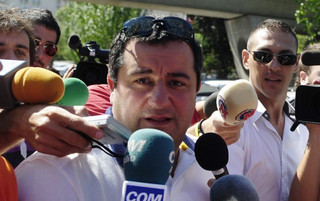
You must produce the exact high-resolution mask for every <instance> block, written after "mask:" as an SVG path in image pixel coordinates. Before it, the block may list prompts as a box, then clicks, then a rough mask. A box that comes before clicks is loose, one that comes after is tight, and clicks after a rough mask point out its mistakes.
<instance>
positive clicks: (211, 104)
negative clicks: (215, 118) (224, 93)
mask: <svg viewBox="0 0 320 201" xmlns="http://www.w3.org/2000/svg"><path fill="white" fill-rule="evenodd" d="M218 93H219V92H213V93H212V94H211V95H210V96H209V97H208V98H207V99H206V100H205V102H204V105H203V112H204V114H205V115H206V117H210V116H211V114H212V113H213V112H214V111H216V110H218V108H217V97H218Z"/></svg>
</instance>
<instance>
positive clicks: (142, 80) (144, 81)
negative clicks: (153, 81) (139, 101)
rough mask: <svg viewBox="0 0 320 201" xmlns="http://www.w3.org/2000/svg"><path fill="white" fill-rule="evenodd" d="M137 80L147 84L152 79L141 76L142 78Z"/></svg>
mask: <svg viewBox="0 0 320 201" xmlns="http://www.w3.org/2000/svg"><path fill="white" fill-rule="evenodd" d="M137 82H139V83H140V84H147V83H149V82H150V81H149V80H148V79H146V78H141V79H138V80H137Z"/></svg>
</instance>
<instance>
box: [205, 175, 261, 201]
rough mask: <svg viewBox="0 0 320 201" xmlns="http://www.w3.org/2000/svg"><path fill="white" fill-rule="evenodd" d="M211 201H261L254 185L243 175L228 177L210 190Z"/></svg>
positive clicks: (223, 178)
mask: <svg viewBox="0 0 320 201" xmlns="http://www.w3.org/2000/svg"><path fill="white" fill-rule="evenodd" d="M210 201H259V196H258V193H257V190H256V188H255V187H254V185H253V183H252V182H251V181H250V180H249V179H247V178H246V177H244V176H241V175H227V176H224V177H222V178H221V179H218V180H216V181H215V182H214V183H213V185H212V187H211V188H210Z"/></svg>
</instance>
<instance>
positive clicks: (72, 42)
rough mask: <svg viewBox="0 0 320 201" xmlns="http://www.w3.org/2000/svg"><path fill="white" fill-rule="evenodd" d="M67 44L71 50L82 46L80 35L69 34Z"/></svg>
mask: <svg viewBox="0 0 320 201" xmlns="http://www.w3.org/2000/svg"><path fill="white" fill-rule="evenodd" d="M68 45H69V47H70V48H71V49H73V50H76V49H80V48H81V47H82V44H81V40H80V37H79V36H78V35H71V36H70V37H69V38H68Z"/></svg>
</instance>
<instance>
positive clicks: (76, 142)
mask: <svg viewBox="0 0 320 201" xmlns="http://www.w3.org/2000/svg"><path fill="white" fill-rule="evenodd" d="M0 25H1V26H0V59H11V60H25V61H26V63H27V65H28V66H29V65H30V63H32V62H33V60H34V55H35V46H34V37H33V32H32V25H31V24H29V22H28V21H26V18H25V16H23V15H22V13H21V11H20V10H18V9H14V8H3V9H1V10H0ZM1 98H5V97H1ZM75 114H77V115H75ZM84 115H88V113H87V111H86V110H85V108H84V107H64V108H61V107H57V106H53V105H19V106H17V107H16V108H13V109H8V110H3V109H0V154H3V153H5V152H7V151H8V150H9V149H10V148H13V147H15V146H17V145H18V144H20V143H21V142H22V141H23V140H24V139H25V140H26V141H28V142H29V143H30V144H31V145H32V147H33V148H35V149H36V150H38V151H40V152H42V153H46V154H52V155H55V156H65V155H67V154H70V153H74V152H87V151H90V150H91V146H89V145H90V143H89V141H88V140H86V139H84V138H83V137H81V136H79V135H78V134H77V133H76V132H75V131H71V130H70V129H67V128H66V127H70V128H73V129H76V130H79V131H80V130H81V132H85V133H86V134H87V135H89V136H92V137H93V138H97V139H100V138H101V137H102V136H103V133H102V131H100V130H99V128H98V127H96V126H94V125H92V124H90V123H88V122H85V121H84V120H83V119H82V118H81V117H79V116H84ZM19 155H20V156H21V154H20V152H19ZM15 165H16V164H15Z"/></svg>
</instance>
